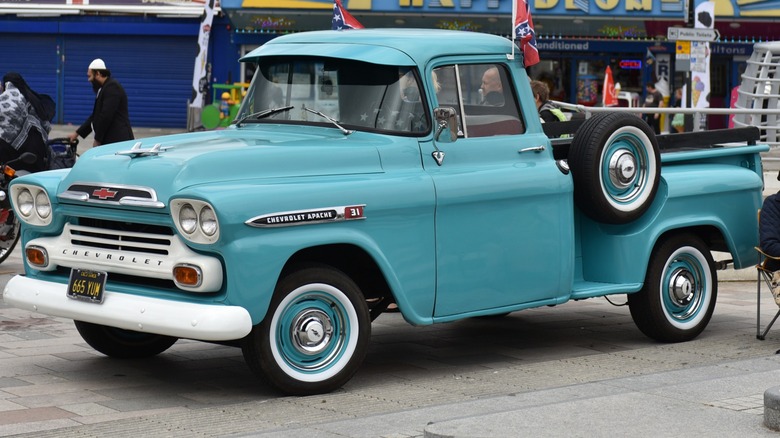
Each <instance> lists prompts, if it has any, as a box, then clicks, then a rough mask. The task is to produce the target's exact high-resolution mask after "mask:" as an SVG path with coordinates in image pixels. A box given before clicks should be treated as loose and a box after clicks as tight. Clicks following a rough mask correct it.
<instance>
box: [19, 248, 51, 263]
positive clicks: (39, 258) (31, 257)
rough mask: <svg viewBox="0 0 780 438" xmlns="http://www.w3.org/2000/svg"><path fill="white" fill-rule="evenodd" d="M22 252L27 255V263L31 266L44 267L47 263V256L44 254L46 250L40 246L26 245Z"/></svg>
mask: <svg viewBox="0 0 780 438" xmlns="http://www.w3.org/2000/svg"><path fill="white" fill-rule="evenodd" d="M24 253H25V255H26V256H27V263H29V264H31V265H33V266H38V267H44V266H46V265H47V264H49V260H48V259H49V258H48V255H47V254H46V250H45V249H43V248H41V247H38V246H30V247H27V249H25V250H24Z"/></svg>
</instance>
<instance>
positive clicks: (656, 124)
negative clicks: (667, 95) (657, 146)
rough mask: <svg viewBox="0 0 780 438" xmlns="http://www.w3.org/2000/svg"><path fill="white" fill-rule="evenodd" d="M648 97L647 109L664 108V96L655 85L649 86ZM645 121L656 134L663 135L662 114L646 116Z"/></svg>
mask: <svg viewBox="0 0 780 438" xmlns="http://www.w3.org/2000/svg"><path fill="white" fill-rule="evenodd" d="M646 88H647V97H645V103H644V105H642V106H644V107H645V108H659V107H661V106H663V103H664V96H663V94H661V92H660V91H658V89H657V88H656V87H655V84H654V83H652V82H651V83H649V84H647V87H646ZM644 117H645V121H646V122H647V124H648V125H650V127H651V128H653V132H655V133H656V134H660V133H661V114H658V113H655V114H651V113H648V114H644Z"/></svg>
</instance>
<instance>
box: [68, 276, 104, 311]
mask: <svg viewBox="0 0 780 438" xmlns="http://www.w3.org/2000/svg"><path fill="white" fill-rule="evenodd" d="M107 278H108V274H107V273H105V272H100V271H89V270H85V269H75V268H74V269H71V270H70V280H68V292H67V295H68V297H69V298H73V299H75V300H85V301H89V302H91V303H96V304H101V303H103V292H104V289H105V288H106V279H107Z"/></svg>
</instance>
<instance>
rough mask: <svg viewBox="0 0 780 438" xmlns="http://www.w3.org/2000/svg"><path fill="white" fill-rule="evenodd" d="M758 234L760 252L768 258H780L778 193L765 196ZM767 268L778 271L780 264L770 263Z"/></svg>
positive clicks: (779, 195)
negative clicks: (768, 256)
mask: <svg viewBox="0 0 780 438" xmlns="http://www.w3.org/2000/svg"><path fill="white" fill-rule="evenodd" d="M758 234H759V242H760V245H761V250H762V251H763V252H764V253H765V254H768V255H770V256H773V257H780V193H775V194H774V195H770V196H767V198H766V199H765V200H764V205H763V206H762V207H761V220H760V221H759V223H758ZM767 267H768V268H769V269H771V270H773V271H776V270H778V269H780V262H774V261H771V262H769V263H767Z"/></svg>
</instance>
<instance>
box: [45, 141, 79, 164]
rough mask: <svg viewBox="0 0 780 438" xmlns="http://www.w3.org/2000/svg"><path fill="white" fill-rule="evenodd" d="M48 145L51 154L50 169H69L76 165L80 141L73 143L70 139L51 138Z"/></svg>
mask: <svg viewBox="0 0 780 438" xmlns="http://www.w3.org/2000/svg"><path fill="white" fill-rule="evenodd" d="M47 144H48V145H49V149H50V151H49V152H50V153H51V158H50V159H49V169H68V168H71V167H73V165H74V164H76V158H77V157H78V155H77V154H76V147H77V146H78V145H79V140H78V139H76V140H73V141H71V140H70V139H69V138H68V137H61V138H50V139H49V141H48V142H47Z"/></svg>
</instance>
